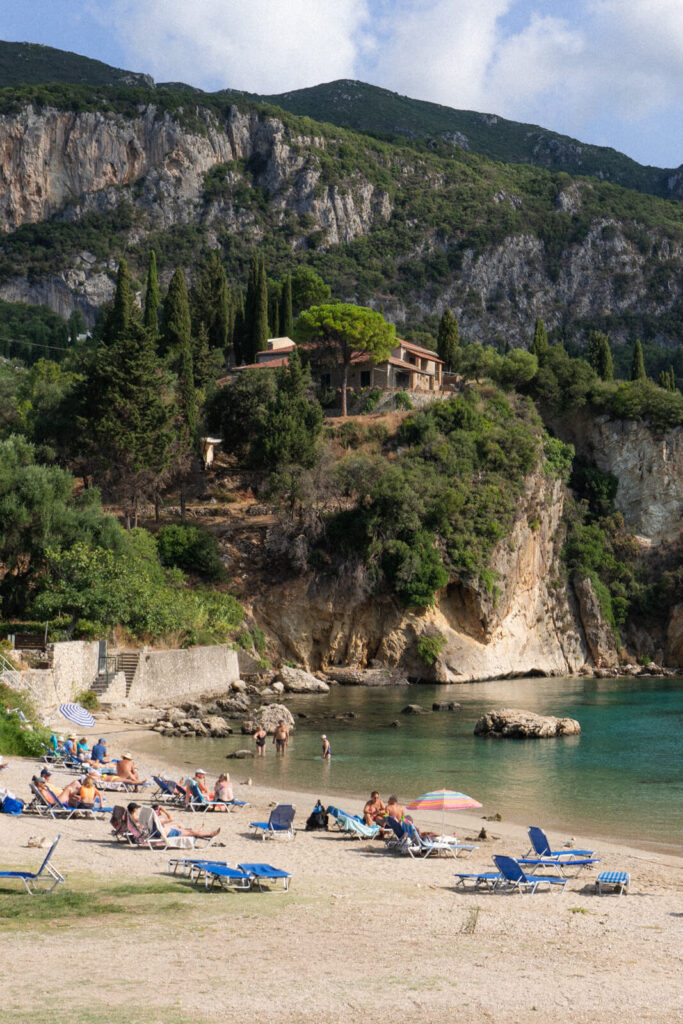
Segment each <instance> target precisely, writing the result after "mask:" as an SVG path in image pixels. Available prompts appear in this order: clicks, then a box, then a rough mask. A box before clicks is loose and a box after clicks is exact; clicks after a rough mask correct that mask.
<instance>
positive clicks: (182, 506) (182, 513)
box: [180, 480, 185, 523]
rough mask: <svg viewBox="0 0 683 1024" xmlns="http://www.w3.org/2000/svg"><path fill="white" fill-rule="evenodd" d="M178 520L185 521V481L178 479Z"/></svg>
mask: <svg viewBox="0 0 683 1024" xmlns="http://www.w3.org/2000/svg"><path fill="white" fill-rule="evenodd" d="M180 522H181V523H184V522H185V481H184V480H181V481H180Z"/></svg>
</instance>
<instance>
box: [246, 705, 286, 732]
mask: <svg viewBox="0 0 683 1024" xmlns="http://www.w3.org/2000/svg"><path fill="white" fill-rule="evenodd" d="M253 720H254V721H255V722H257V723H258V724H259V725H262V726H263V728H264V729H265V730H266V732H267V733H268V734H269V735H271V736H272V734H273V733H274V732H275V730H276V729H277V727H278V724H279V723H280V722H284V723H285V725H286V726H287V728H288V729H295V728H296V725H295V722H294V716H293V715H292V713H291V711H290V710H289V708H286V707H285V705H284V704H264V705H263V706H262V707H260V708H258V710H256V711H254V715H253Z"/></svg>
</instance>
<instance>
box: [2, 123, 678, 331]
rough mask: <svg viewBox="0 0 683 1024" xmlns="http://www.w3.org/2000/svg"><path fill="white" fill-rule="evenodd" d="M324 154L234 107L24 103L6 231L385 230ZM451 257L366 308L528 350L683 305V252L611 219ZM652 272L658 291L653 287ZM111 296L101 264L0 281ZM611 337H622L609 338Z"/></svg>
mask: <svg viewBox="0 0 683 1024" xmlns="http://www.w3.org/2000/svg"><path fill="white" fill-rule="evenodd" d="M190 114H191V117H190ZM327 146H328V141H327V140H326V138H325V137H322V136H316V135H315V134H314V133H313V131H312V133H311V134H308V135H300V134H296V133H295V132H294V130H293V129H290V128H289V127H288V126H286V125H285V124H284V123H283V122H282V121H281V120H279V119H278V118H275V117H269V116H264V115H263V114H261V115H259V114H257V113H255V112H253V111H252V112H247V111H241V110H239V109H238V108H237V107H232V108H231V109H230V111H229V113H228V114H227V116H226V117H225V118H224V119H219V118H218V116H217V115H216V114H214V113H213V112H210V111H208V110H202V109H201V108H195V109H193V110H192V111H185V112H178V114H177V115H171V114H169V113H168V112H162V111H160V109H158V108H157V107H155V106H154V104H153V103H149V104H144V105H141V106H140V107H139V109H138V111H137V114H136V115H135V116H123V115H121V114H113V113H105V112H97V111H93V112H82V113H76V112H71V111H62V110H56V109H50V108H47V109H43V110H40V111H38V110H34V109H33V108H32V107H30V106H28V107H27V108H26V109H24V110H23V111H22V112H21V113H19V114H12V115H9V114H8V115H4V116H1V117H0V231H4V232H11V231H13V230H15V229H17V228H18V227H20V226H21V225H24V224H31V223H36V222H39V221H42V220H46V219H61V220H78V219H79V218H80V217H82V216H83V215H84V214H86V213H88V212H92V211H95V212H99V213H106V212H111V211H114V210H116V209H117V208H119V207H120V205H121V203H122V202H123V201H125V202H127V203H128V204H129V205H130V207H131V208H132V210H133V212H134V216H133V218H132V225H131V226H130V227H128V228H125V227H121V229H120V235H121V242H122V243H130V244H132V245H133V246H134V245H136V244H137V243H139V242H141V241H143V240H144V238H145V237H146V235H147V234H149V233H150V232H151V231H163V230H168V229H170V228H172V227H173V226H175V225H188V224H191V225H194V226H196V227H197V228H199V229H200V231H201V233H202V234H203V236H204V239H205V240H206V242H207V243H208V244H209V245H210V246H218V245H219V244H220V240H221V238H222V237H224V236H225V235H239V236H240V237H241V238H242V239H246V240H247V241H249V242H259V241H260V240H261V239H262V238H263V237H264V236H265V235H271V236H272V234H273V232H278V231H280V230H282V232H283V234H284V236H285V238H287V237H289V239H290V241H289V244H290V245H291V247H292V249H293V250H296V249H297V248H302V247H303V248H305V247H307V246H309V245H313V246H315V247H316V248H322V249H328V248H329V247H330V246H334V245H336V244H338V243H344V242H350V241H353V240H354V239H357V238H359V237H362V236H364V235H366V234H367V233H369V232H370V231H371V230H372V229H373V227H375V226H379V225H382V224H384V223H387V222H389V221H390V220H391V217H392V215H393V214H394V205H393V201H392V199H391V198H390V195H389V192H388V191H386V190H384V189H382V188H381V187H379V186H378V185H377V184H375V183H373V182H372V181H370V180H368V177H367V174H366V175H364V174H363V173H361V172H360V170H355V171H348V169H347V170H343V171H341V170H339V169H338V168H337V166H336V165H334V166H333V167H331V166H330V162H329V161H327V162H326V161H325V159H324V157H325V155H326V154H325V149H326V147H327ZM410 160H411V157H410V156H406V155H405V154H403V155H402V156H401V157H400V162H395V163H394V164H392V166H391V168H390V172H389V173H391V175H392V176H393V178H394V186H393V187H394V189H395V191H396V194H397V196H399V195H400V183H401V179H402V176H403V175H410V174H412V173H413V172H414V170H415V168H414V167H411V166H408V164H409V163H410ZM217 167H220V168H222V170H221V171H216V174H217V175H218V178H220V177H221V175H222V181H219V180H218V178H216V179H214V180H213V182H212V183H213V185H214V186H218V187H217V188H214V189H213V191H211V192H207V191H206V190H205V183H204V176H205V174H206V172H207V171H210V170H212V169H215V168H217ZM385 170H386V168H385ZM331 171H332V173H331ZM340 175H341V177H340ZM444 187H445V182H444V179H443V176H442V175H441V174H440V173H438V172H437V171H430V172H429V173H428V174H427V176H426V177H425V179H424V190H425V192H429V191H430V190H434V191H435V192H438V191H439V190H441V189H443V188H444ZM591 188H592V186H591V184H590V182H588V181H581V182H574V183H572V184H570V185H568V186H567V188H566V189H565V190H564V191H563V192H561V193H560V194H559V195H558V197H557V202H556V205H557V209H558V211H560V212H562V213H564V214H567V215H580V214H581V212H582V210H583V209H584V207H585V206H586V200H587V198H589V193H590V191H591ZM263 199H265V203H264V202H263V201H262V200H263ZM490 199H491V201H492V202H494V203H496V204H497V205H498V206H500V207H502V208H503V209H504V208H505V207H509V208H510V211H511V212H514V211H515V210H517V209H518V208H519V207H520V206H521V205H523V200H522V198H521V197H520V196H518V195H516V194H515V193H514V192H513V191H503V190H500V189H498V190H496V191H495V194H492V195H491V197H490ZM630 227H631V228H632V227H633V226H632V225H630ZM399 234H400V232H399ZM420 235H421V237H420V240H419V241H418V242H417V243H416V244H415V246H414V248H413V249H411V250H409V251H397V252H396V253H395V254H392V258H394V257H395V261H396V263H397V265H398V264H401V263H405V262H410V261H411V260H413V259H416V260H419V259H421V258H423V257H424V256H425V255H432V254H433V255H434V256H435V257H436V258H438V259H441V258H443V257H444V256H445V255H446V254H447V249H448V248H449V246H450V245H451V243H452V239H448V238H444V237H442V234H441V233H440V229H437V228H436V227H434V225H432V224H431V223H429V221H427V222H425V223H424V224H421V225H420ZM461 258H462V262H461V265H459V266H454V268H453V270H452V272H450V273H449V274H448V276H447V277H445V278H444V279H443V280H442V281H441V282H440V283H439V284H438V286H435V285H434V283H433V282H432V281H429V282H428V283H427V284H426V285H425V284H424V283H423V284H420V283H419V282H418V281H416V283H415V284H414V285H413V286H411V289H410V293H409V294H408V295H406V296H405V297H402V298H397V297H396V296H395V295H392V294H386V295H384V294H383V295H381V296H379V295H378V296H376V297H375V298H373V297H372V296H366V297H365V298H364V301H367V302H370V303H372V302H376V303H377V304H381V305H382V307H383V308H384V310H385V312H386V314H387V316H389V317H390V318H392V319H404V318H406V317H407V318H408V319H411V320H414V319H415V315H416V311H417V310H419V309H421V310H422V311H423V312H425V313H437V314H440V313H441V312H442V311H443V309H444V308H445V307H446V306H448V307H449V308H451V309H452V310H453V311H454V313H455V314H456V316H457V318H458V320H459V322H460V325H461V330H462V332H463V335H464V336H465V337H467V338H468V339H471V340H486V341H490V340H491V339H493V338H495V337H496V336H497V335H498V336H503V335H504V336H505V337H506V338H507V339H508V340H510V341H511V342H512V343H513V344H522V345H527V344H528V342H529V331H530V326H529V325H530V324H533V322H534V319H535V317H536V316H541V317H542V318H543V319H544V321H545V322H546V324H547V326H548V327H550V328H552V327H558V326H561V325H562V324H563V323H566V322H572V321H575V320H579V321H582V322H583V320H584V319H586V318H590V317H591V316H594V315H595V314H599V315H605V314H616V315H621V314H626V313H629V312H633V311H637V312H639V313H646V314H648V315H652V316H655V317H656V316H659V315H661V314H662V313H663V312H666V311H667V310H669V309H671V308H673V307H674V306H675V305H676V303H677V302H679V301H680V300H681V299H683V278H681V276H680V275H677V274H676V273H675V272H673V270H672V268H675V267H676V266H680V264H681V263H682V262H683V246H681V244H680V242H675V241H672V240H671V239H670V238H668V237H666V236H665V235H662V234H659V233H658V232H657V231H656V230H655V229H651V230H650V229H647V230H646V229H643V230H642V231H640V234H637V233H635V232H634V231H633V230H630V232H629V225H625V224H621V223H619V222H617V221H615V220H610V219H608V218H595V219H593V221H592V223H590V225H589V226H588V227H587V229H586V232H585V234H584V235H583V236H582V237H580V238H579V237H577V239H576V240H575V241H573V242H572V243H571V244H567V245H566V246H563V247H562V249H561V251H559V252H558V253H557V254H556V256H555V257H554V258H553V259H552V260H550V262H549V252H548V251H547V249H546V246H545V245H544V243H543V242H542V241H541V240H540V239H539V238H537V237H535V236H532V235H529V234H520V233H517V234H510V235H508V237H506V238H504V239H503V240H502V241H500V242H499V243H498V244H496V245H492V246H490V247H488V248H486V249H484V250H481V249H478V250H477V251H476V252H475V251H474V250H472V249H463V250H462V252H461ZM550 263H552V266H550ZM658 268H661V269H662V271H663V272H664V279H665V283H664V284H662V285H661V287H660V286H659V285H657V284H656V278H655V277H654V276H653V271H654V270H655V269H658ZM353 289H354V286H353V284H352V283H350V284H349V286H348V293H347V294H344V295H340V298H346V299H349V300H353V299H354V298H356V296H355V295H354V292H353ZM390 290H393V289H390ZM111 293H112V269H111V267H110V266H109V265H108V262H107V261H101V260H98V259H97V258H96V257H95V256H94V255H93V254H92V253H90V252H87V251H86V252H80V253H78V254H76V255H75V256H72V257H69V261H68V265H67V266H65V267H64V268H63V269H62V268H60V270H59V271H58V272H51V273H50V276H48V277H45V278H41V279H38V280H36V279H35V275H31V276H30V277H26V276H23V275H21V276H19V275H17V277H16V278H14V279H7V278H5V280H3V282H2V284H1V285H0V297H2V298H5V299H9V300H14V301H17V300H21V301H27V302H37V303H47V304H48V305H50V306H51V307H52V308H53V309H55V310H56V311H58V312H60V313H62V314H68V313H69V312H70V310H71V309H73V308H79V309H81V311H82V312H83V313H84V314H85V315H86V317H87V318H88V319H92V318H93V317H94V313H95V310H96V308H97V306H98V305H99V304H101V302H102V301H106V299H108V298H109V297H110V296H111ZM611 336H612V339H613V340H614V341H618V340H619V328H618V327H615V328H614V330H613V331H612V332H611Z"/></svg>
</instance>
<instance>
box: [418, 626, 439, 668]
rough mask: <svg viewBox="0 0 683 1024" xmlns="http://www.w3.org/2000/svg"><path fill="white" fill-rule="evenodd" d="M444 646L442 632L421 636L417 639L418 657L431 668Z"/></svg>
mask: <svg viewBox="0 0 683 1024" xmlns="http://www.w3.org/2000/svg"><path fill="white" fill-rule="evenodd" d="M445 646H446V637H445V636H444V635H443V634H442V633H435V634H434V635H433V636H421V637H420V639H419V640H418V641H417V653H418V657H419V658H420V659H421V660H422V661H423V662H424V663H425V665H428V666H429V668H431V667H432V666H433V665H435V664H436V659H437V658H438V657H439V655H440V654H441V652H442V650H443V649H444V647H445Z"/></svg>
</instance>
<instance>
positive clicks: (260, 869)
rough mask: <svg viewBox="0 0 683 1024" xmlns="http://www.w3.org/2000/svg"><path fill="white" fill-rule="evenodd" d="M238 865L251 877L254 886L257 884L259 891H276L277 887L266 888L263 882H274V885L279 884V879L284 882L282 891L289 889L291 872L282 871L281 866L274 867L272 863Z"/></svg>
mask: <svg viewBox="0 0 683 1024" xmlns="http://www.w3.org/2000/svg"><path fill="white" fill-rule="evenodd" d="M237 867H238V869H239V870H240V871H244V873H245V875H248V876H249V878H251V881H252V886H253V885H256V886H257V887H258V890H259V892H269V891H270V892H274V891H276V890H275V889H272V890H271V889H265V890H264V888H263V884H262V883H263V882H273V883H274V885H277V882H278V880H280V881H281V882H282V888H281V889H280V890H279V891H280V892H287V890H288V889H289V880H290V878H291V877H292V876H291V874H290V873H289V872H288V871H281V870H280V868H274V867H273V865H272V864H238V865H237Z"/></svg>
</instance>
